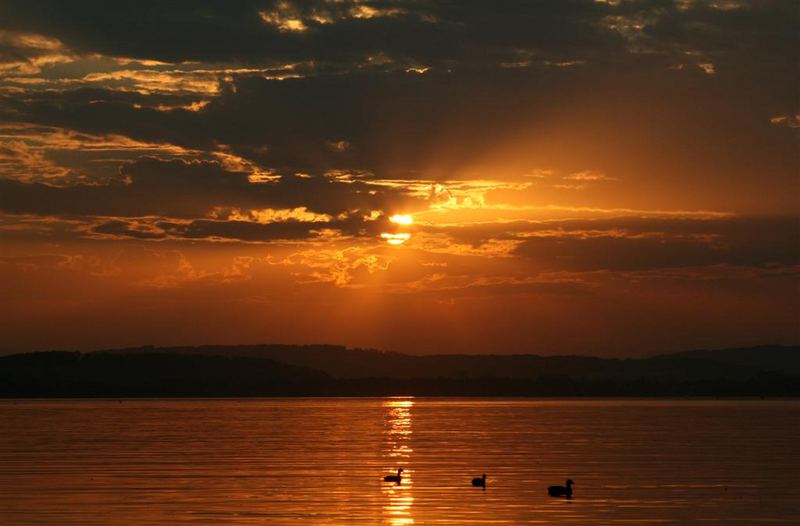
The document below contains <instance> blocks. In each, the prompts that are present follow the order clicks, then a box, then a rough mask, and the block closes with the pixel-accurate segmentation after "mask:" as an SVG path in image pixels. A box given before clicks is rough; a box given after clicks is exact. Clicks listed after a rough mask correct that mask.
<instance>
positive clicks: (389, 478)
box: [383, 468, 403, 484]
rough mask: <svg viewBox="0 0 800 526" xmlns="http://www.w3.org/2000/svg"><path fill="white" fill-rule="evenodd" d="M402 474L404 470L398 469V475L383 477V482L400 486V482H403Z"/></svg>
mask: <svg viewBox="0 0 800 526" xmlns="http://www.w3.org/2000/svg"><path fill="white" fill-rule="evenodd" d="M402 472H403V468H398V469H397V475H386V476H385V477H383V481H384V482H396V483H398V484H400V480H402V475H400V474H401V473H402Z"/></svg>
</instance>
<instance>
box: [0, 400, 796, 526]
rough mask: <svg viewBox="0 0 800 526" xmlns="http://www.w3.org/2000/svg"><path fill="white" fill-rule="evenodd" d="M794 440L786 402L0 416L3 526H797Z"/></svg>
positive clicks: (452, 403) (146, 404)
mask: <svg viewBox="0 0 800 526" xmlns="http://www.w3.org/2000/svg"><path fill="white" fill-rule="evenodd" d="M799 441H800V402H797V401H643V400H595V401H586V400H580V401H550V400H548V401H542V400H507V399H506V400H488V399H487V400H484V399H426V398H408V399H403V398H386V399H377V398H372V399H352V398H351V399H236V400H126V401H124V402H122V403H120V402H119V401H116V400H64V401H0V524H3V525H5V524H10V525H24V524H53V525H56V524H58V525H64V526H68V525H81V526H91V525H99V524H103V525H123V524H125V525H128V524H135V525H150V524H226V525H244V524H248V525H249V524H270V525H275V524H278V525H293V524H393V525H405V524H606V525H607V524H628V525H631V524H634V525H635V524H692V523H698V524H700V523H702V524H706V523H712V524H713V523H718V524H764V523H778V524H781V523H783V524H800V504H799V503H800V484H798V483H799V482H800V480H799V479H800V475H798V473H800V445H799V444H800V442H799ZM397 467H403V468H404V469H405V473H404V478H403V482H402V484H401V485H399V486H397V485H393V484H386V483H384V482H382V478H383V476H384V475H386V474H389V473H391V472H393V471H394V470H396V469H397ZM484 472H485V473H487V474H488V488H487V489H486V490H485V491H484V490H481V489H478V488H473V487H471V485H470V479H471V478H472V477H474V476H479V475H481V474H482V473H484ZM567 478H571V479H573V480H574V481H575V482H576V485H575V498H573V499H572V500H569V501H568V500H565V499H553V498H550V497H548V496H547V493H546V487H547V486H548V485H550V484H563V483H564V480H565V479H567Z"/></svg>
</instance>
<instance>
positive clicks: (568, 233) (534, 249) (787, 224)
mask: <svg viewBox="0 0 800 526" xmlns="http://www.w3.org/2000/svg"><path fill="white" fill-rule="evenodd" d="M612 225H613V226H612ZM550 226H552V227H555V228H556V229H558V230H557V231H558V233H557V234H555V235H538V236H537V235H534V236H532V237H528V238H526V239H525V241H524V242H523V243H522V244H521V245H520V246H519V247H518V248H517V249H516V250H515V254H517V255H519V256H522V257H525V258H527V259H528V260H530V261H531V264H532V265H534V266H535V267H538V268H544V269H551V270H553V269H563V270H569V271H592V270H610V271H632V270H648V269H658V268H674V267H693V266H709V265H740V266H777V267H784V266H786V267H788V266H796V265H800V219H798V218H797V217H790V218H731V219H717V220H686V219H682V220H662V221H659V220H652V219H650V220H636V219H633V220H624V219H617V220H612V221H598V222H597V224H592V222H566V223H561V224H558V223H555V224H552V225H550ZM575 227H579V229H577V230H572V228H575ZM604 227H605V228H604ZM607 227H611V228H612V229H610V230H607V229H606V228H607ZM614 229H617V230H616V231H615V230H614Z"/></svg>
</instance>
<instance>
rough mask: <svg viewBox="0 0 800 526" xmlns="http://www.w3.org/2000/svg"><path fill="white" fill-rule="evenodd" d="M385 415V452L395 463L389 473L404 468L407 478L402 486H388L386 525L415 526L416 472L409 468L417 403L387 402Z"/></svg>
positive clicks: (404, 399) (384, 512)
mask: <svg viewBox="0 0 800 526" xmlns="http://www.w3.org/2000/svg"><path fill="white" fill-rule="evenodd" d="M383 407H384V408H385V409H386V413H385V417H384V418H385V420H384V424H385V431H384V435H385V452H386V457H387V460H390V461H391V462H390V463H389V464H388V465H387V466H385V468H386V471H387V472H391V471H394V470H397V469H398V468H403V478H402V482H401V483H400V484H384V486H383V494H384V497H385V502H386V504H384V506H383V514H384V517H385V524H391V525H393V526H402V525H408V524H414V518H413V517H412V515H411V508H412V505H413V504H414V496H413V495H412V488H413V485H414V481H413V480H412V474H413V470H411V469H410V468H409V465H410V463H411V454H412V453H413V452H414V450H413V449H412V448H411V443H410V442H411V434H412V429H411V408H412V407H414V401H413V400H412V399H409V398H390V399H387V400H386V401H384V403H383Z"/></svg>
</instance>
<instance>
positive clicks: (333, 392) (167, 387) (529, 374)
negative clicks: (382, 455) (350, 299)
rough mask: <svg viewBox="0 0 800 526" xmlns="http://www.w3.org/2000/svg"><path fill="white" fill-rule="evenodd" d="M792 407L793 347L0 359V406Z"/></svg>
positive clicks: (53, 354) (799, 370)
mask: <svg viewBox="0 0 800 526" xmlns="http://www.w3.org/2000/svg"><path fill="white" fill-rule="evenodd" d="M389 395H416V396H541V397H580V396H598V397H600V396H611V397H614V396H620V397H625V396H645V397H651V396H652V397H659V396H663V397H675V396H712V397H715V396H718V397H735V396H747V397H751V396H754V397H764V396H768V397H794V396H800V347H783V346H762V347H751V348H741V349H728V350H718V351H690V352H686V353H675V354H668V355H661V356H655V357H651V358H639V359H612V358H598V357H582V356H551V357H543V356H538V355H429V356H412V355H405V354H401V353H384V352H378V351H370V350H361V349H347V348H344V347H338V346H326V345H319V346H289V345H261V346H231V347H226V346H204V347H174V348H163V349H160V348H155V347H144V348H137V349H118V350H108V351H97V352H89V353H80V352H68V351H47V352H36V353H24V354H15V355H9V356H3V357H0V397H5V398H42V397H45V398H46V397H53V398H58V397H227V396H245V397H247V396H389Z"/></svg>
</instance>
